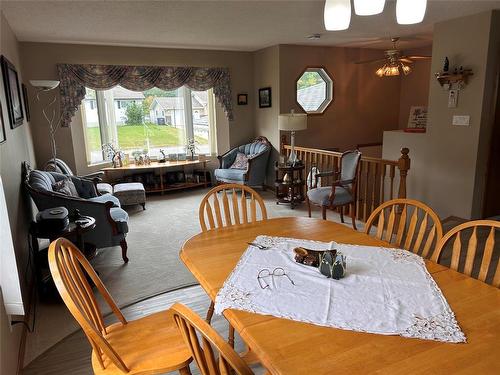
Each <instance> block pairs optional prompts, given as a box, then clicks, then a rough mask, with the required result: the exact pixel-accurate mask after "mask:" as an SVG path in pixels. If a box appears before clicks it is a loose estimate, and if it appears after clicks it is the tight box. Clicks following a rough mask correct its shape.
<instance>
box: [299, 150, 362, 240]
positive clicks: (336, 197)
mask: <svg viewBox="0 0 500 375" xmlns="http://www.w3.org/2000/svg"><path fill="white" fill-rule="evenodd" d="M360 160H361V152H359V151H358V150H355V151H346V152H344V153H343V154H342V156H341V157H340V170H339V171H330V172H323V173H321V172H320V173H316V174H315V176H314V183H313V186H312V188H311V189H309V190H308V191H307V208H308V211H309V217H311V203H313V204H315V205H317V206H320V207H321V211H322V216H323V220H326V210H327V209H328V208H329V209H335V208H337V207H343V206H347V205H350V210H349V211H350V213H351V219H352V227H353V228H354V230H356V183H357V175H358V167H359V161H360ZM328 176H333V177H334V181H333V183H332V185H331V186H324V187H318V179H319V178H321V177H328ZM340 218H341V220H342V222H344V212H343V210H342V209H341V210H340Z"/></svg>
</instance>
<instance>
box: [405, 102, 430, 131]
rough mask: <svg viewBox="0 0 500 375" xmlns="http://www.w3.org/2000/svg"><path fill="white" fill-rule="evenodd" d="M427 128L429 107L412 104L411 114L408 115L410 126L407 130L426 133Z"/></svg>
mask: <svg viewBox="0 0 500 375" xmlns="http://www.w3.org/2000/svg"><path fill="white" fill-rule="evenodd" d="M426 128H427V107H423V106H412V107H411V108H410V116H409V117H408V127H407V128H406V129H405V131H406V132H410V133H425V129H426Z"/></svg>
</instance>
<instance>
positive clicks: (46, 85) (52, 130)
mask: <svg viewBox="0 0 500 375" xmlns="http://www.w3.org/2000/svg"><path fill="white" fill-rule="evenodd" d="M59 83H60V82H59V81H49V80H33V81H30V84H31V86H33V87H34V88H36V89H37V93H36V101H37V102H38V103H40V94H42V93H44V92H49V91H52V90H54V89H56V88H57V87H58V86H59ZM56 100H57V96H56V95H55V93H54V97H53V98H52V99H51V100H50V102H49V103H48V104H47V105H46V106H45V107H44V108H43V109H42V115H43V117H44V118H45V120H47V123H48V125H49V136H50V149H51V151H52V161H53V163H54V168H55V167H56V165H57V164H56V157H57V150H56V132H57V130H58V129H59V124H60V123H61V118H62V117H61V116H59V118H57V119H56V109H55V108H52V114H51V116H50V117H49V115H48V114H47V112H48V110H49V108H51V107H52V105H53V104H54V103H55V102H56Z"/></svg>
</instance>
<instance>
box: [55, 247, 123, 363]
mask: <svg viewBox="0 0 500 375" xmlns="http://www.w3.org/2000/svg"><path fill="white" fill-rule="evenodd" d="M48 258H49V268H50V272H51V274H52V278H53V279H54V283H55V285H56V287H57V290H58V291H59V294H60V295H61V298H62V299H63V301H64V303H65V304H66V306H67V308H68V310H69V311H70V312H71V314H72V315H73V317H74V318H75V319H76V321H77V322H78V323H79V324H80V326H81V327H82V329H83V332H84V333H85V335H86V336H87V339H88V340H89V342H90V345H91V346H92V348H93V349H94V352H95V353H96V354H97V355H96V356H97V358H98V360H99V364H100V365H101V368H102V369H105V363H106V362H107V360H106V358H107V359H109V360H110V361H112V362H113V363H114V364H115V365H116V367H118V368H119V369H120V370H122V371H124V372H128V371H129V369H128V368H127V366H126V365H125V363H124V362H123V360H122V359H121V358H120V356H119V355H118V353H116V352H115V350H114V349H113V348H112V347H111V345H110V344H109V342H108V341H107V340H106V339H105V337H104V335H106V333H107V332H106V325H105V324H104V319H103V316H102V313H101V309H100V307H99V305H98V303H97V300H96V299H95V296H94V294H93V293H92V287H91V285H90V283H89V279H90V280H91V281H92V283H93V284H94V285H95V286H96V288H97V290H98V291H99V293H100V294H101V295H102V296H103V298H104V300H105V301H106V303H107V304H108V305H109V307H110V308H111V310H112V311H113V313H114V314H115V315H116V317H117V318H118V320H119V321H120V322H121V323H122V324H127V321H126V320H125V317H124V316H123V314H122V312H121V311H120V309H119V308H118V306H117V305H116V303H115V301H114V300H113V298H112V297H111V295H110V294H109V292H108V290H107V289H106V287H105V286H104V284H103V283H102V281H101V279H100V278H99V276H97V273H96V272H95V271H94V268H93V267H92V266H91V264H90V263H89V261H88V260H87V258H85V256H84V255H83V254H82V253H81V252H80V250H78V248H77V247H76V246H75V245H74V244H73V243H71V242H70V241H68V240H66V239H64V238H59V239H57V240H55V241H53V242H52V243H51V244H50V247H49V254H48Z"/></svg>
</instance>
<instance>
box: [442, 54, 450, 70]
mask: <svg viewBox="0 0 500 375" xmlns="http://www.w3.org/2000/svg"><path fill="white" fill-rule="evenodd" d="M449 70H450V60H448V56H446V57H445V58H444V65H443V72H444V73H448V71H449Z"/></svg>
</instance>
